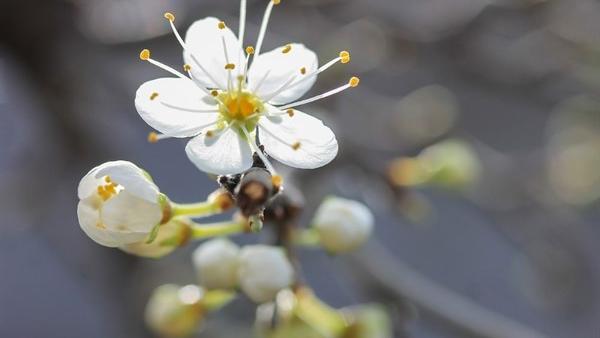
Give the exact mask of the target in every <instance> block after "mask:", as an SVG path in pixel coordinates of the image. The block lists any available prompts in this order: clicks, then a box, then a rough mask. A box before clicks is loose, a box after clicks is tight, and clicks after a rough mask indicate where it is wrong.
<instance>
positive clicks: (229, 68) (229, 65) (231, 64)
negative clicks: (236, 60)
mask: <svg viewBox="0 0 600 338" xmlns="http://www.w3.org/2000/svg"><path fill="white" fill-rule="evenodd" d="M225 69H227V70H233V69H235V64H233V63H228V64H226V65H225Z"/></svg>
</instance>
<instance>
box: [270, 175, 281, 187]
mask: <svg viewBox="0 0 600 338" xmlns="http://www.w3.org/2000/svg"><path fill="white" fill-rule="evenodd" d="M271 183H273V186H274V187H275V188H280V187H281V185H282V184H283V177H281V176H279V175H273V177H271Z"/></svg>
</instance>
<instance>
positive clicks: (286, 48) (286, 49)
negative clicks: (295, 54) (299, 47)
mask: <svg viewBox="0 0 600 338" xmlns="http://www.w3.org/2000/svg"><path fill="white" fill-rule="evenodd" d="M291 50H292V45H289V44H288V45H285V47H283V49H282V50H281V52H282V53H283V54H287V53H289V52H290V51H291Z"/></svg>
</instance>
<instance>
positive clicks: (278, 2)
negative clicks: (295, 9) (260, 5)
mask: <svg viewBox="0 0 600 338" xmlns="http://www.w3.org/2000/svg"><path fill="white" fill-rule="evenodd" d="M271 1H273V5H279V4H280V3H281V0H271Z"/></svg>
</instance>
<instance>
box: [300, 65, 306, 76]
mask: <svg viewBox="0 0 600 338" xmlns="http://www.w3.org/2000/svg"><path fill="white" fill-rule="evenodd" d="M300 74H302V75H304V74H306V67H302V68H300Z"/></svg>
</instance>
